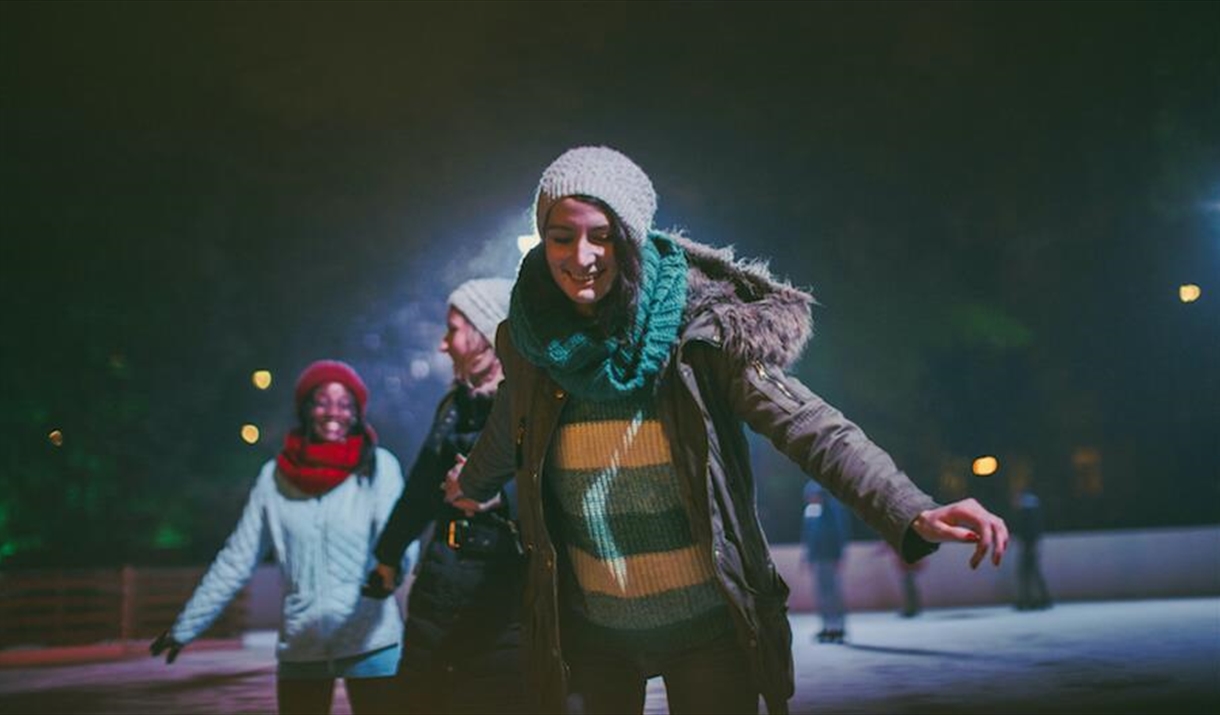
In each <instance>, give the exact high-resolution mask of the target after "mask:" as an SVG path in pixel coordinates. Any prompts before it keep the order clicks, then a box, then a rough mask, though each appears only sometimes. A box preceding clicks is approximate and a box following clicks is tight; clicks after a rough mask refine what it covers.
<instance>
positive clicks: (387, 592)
mask: <svg viewBox="0 0 1220 715" xmlns="http://www.w3.org/2000/svg"><path fill="white" fill-rule="evenodd" d="M393 594H394V589H392V588H390V589H387V588H386V587H385V582H384V581H382V580H381V574H379V573H377V571H376V569H374V570H373V571H369V577H368V578H366V579H365V580H364V585H363V586H361V587H360V595H362V596H365V597H367V598H375V599H377V600H379V601H384V600H385V599H387V598H389V597H390V596H392V595H393Z"/></svg>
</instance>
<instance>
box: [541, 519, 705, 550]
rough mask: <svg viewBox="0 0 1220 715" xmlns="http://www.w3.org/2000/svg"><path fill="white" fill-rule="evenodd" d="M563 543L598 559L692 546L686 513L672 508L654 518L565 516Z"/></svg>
mask: <svg viewBox="0 0 1220 715" xmlns="http://www.w3.org/2000/svg"><path fill="white" fill-rule="evenodd" d="M563 538H564V542H565V543H567V544H568V545H570V546H575V547H577V548H579V549H581V550H582V551H584V552H586V553H588V554H591V555H593V556H596V557H597V558H599V559H613V558H620V557H623V556H634V555H635V554H650V553H656V552H658V551H673V550H675V549H681V548H685V547H687V546H690V545H691V535H690V525H689V524H688V523H687V521H686V511H685V510H683V509H681V508H680V507H679V508H673V509H670V510H669V511H663V512H660V513H656V514H613V513H611V514H608V515H606V516H605V517H604V518H597V519H589V518H586V517H583V516H580V515H577V514H568V515H567V518H566V519H564V524H563Z"/></svg>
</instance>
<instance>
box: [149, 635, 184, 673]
mask: <svg viewBox="0 0 1220 715" xmlns="http://www.w3.org/2000/svg"><path fill="white" fill-rule="evenodd" d="M182 647H183V646H182V644H181V643H179V642H178V641H176V640H174V637H173V636H171V635H170V634H169V631H165V632H164V633H162V634H161V635H159V636H157V640H155V641H153V642H152V644H151V645H149V646H148V652H149V653H152V655H153V657H154V658H156V657H157V656H159V655H161V653H162V652H163V651H164V652H165V663H166V665H168V664H170V663H173V662H174V659H175V658H177V657H178V651H180V650H182Z"/></svg>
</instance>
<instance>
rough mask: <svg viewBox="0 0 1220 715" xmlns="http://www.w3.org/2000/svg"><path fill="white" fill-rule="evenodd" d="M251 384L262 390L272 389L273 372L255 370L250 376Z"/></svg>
mask: <svg viewBox="0 0 1220 715" xmlns="http://www.w3.org/2000/svg"><path fill="white" fill-rule="evenodd" d="M250 382H253V383H254V386H255V387H257V388H258V389H260V390H266V389H267V388H268V387H271V371H270V370H255V371H254V374H253V375H251V376H250Z"/></svg>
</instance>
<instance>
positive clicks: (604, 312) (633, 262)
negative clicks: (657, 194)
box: [522, 194, 643, 341]
mask: <svg viewBox="0 0 1220 715" xmlns="http://www.w3.org/2000/svg"><path fill="white" fill-rule="evenodd" d="M565 198H570V199H576V200H577V201H579V202H581V203H584V204H589V205H590V206H593V207H595V208H597V209H598V210H600V211H601V212H602V213H604V214H606V218H607V219H609V221H610V237H611V240H612V241H613V245H614V260H615V264H616V266H617V267H618V275H617V276H615V279H614V285H613V286H611V287H610V292H609V293H607V294H606V297H605V298H603V299H601V300H600V301H598V302H597V303H595V304H594V306H593V318H592V319H591V320H590V321H589V325H588V328H587V329H588V330H589V332H591V333H593V334H594V335H596V336H598V337H602V338H615V339H617V340H620V341H626V340H627V337H628V336H629V335H630V334H631V328H632V327H634V323H635V314H636V310H637V308H638V306H639V301H640V283H641V281H642V280H643V268H642V266H641V260H640V247H639V246H638V245H637V244H636V242H635V241H633V240H632V239H631V237H630V236H629V235H628V234H627V229H626V227H625V226H624V225H623V222H622V221H621V220H620V219H619V217H618V214H616V213H615V212H614V209H612V208H610V206H609V205H608V204H607V203H606V202H604V201H602V200H601V199H599V198H597V197H594V196H586V195H584V194H575V195H572V196H568V197H565ZM541 228H542V229H543V230H542V233H543V236H542V241H543V245H542V246H540V247H539V250H541V251H543V252H544V256H543V257H542V260H540V261H535V262H534V263H535V270H534V271H532V272H530V273H528V274H525V277H526V278H527V279H528V280H526V281H525V282H523V283H522V287H523V288H524V290H525V298H526V299H527V300H529V301H531V302H534V304H535V305H539V306H542V307H543V309H544V310H545V311H554V312H557V313H559V312H575V306H574V305H573V304H572V301H571V300H570V299H569V298H568V296H567V295H565V294H564V292H563V291H562V290H560V288H559V286H557V285H555V281H554V280H553V279H552V278H551V274H550V270H549V269H548V268H547V266H546V259H545V251H546V236H545V234H546V227H545V226H543V227H541ZM539 327H543V328H544V329H545V325H544V326H539ZM549 337H560V336H549Z"/></svg>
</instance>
